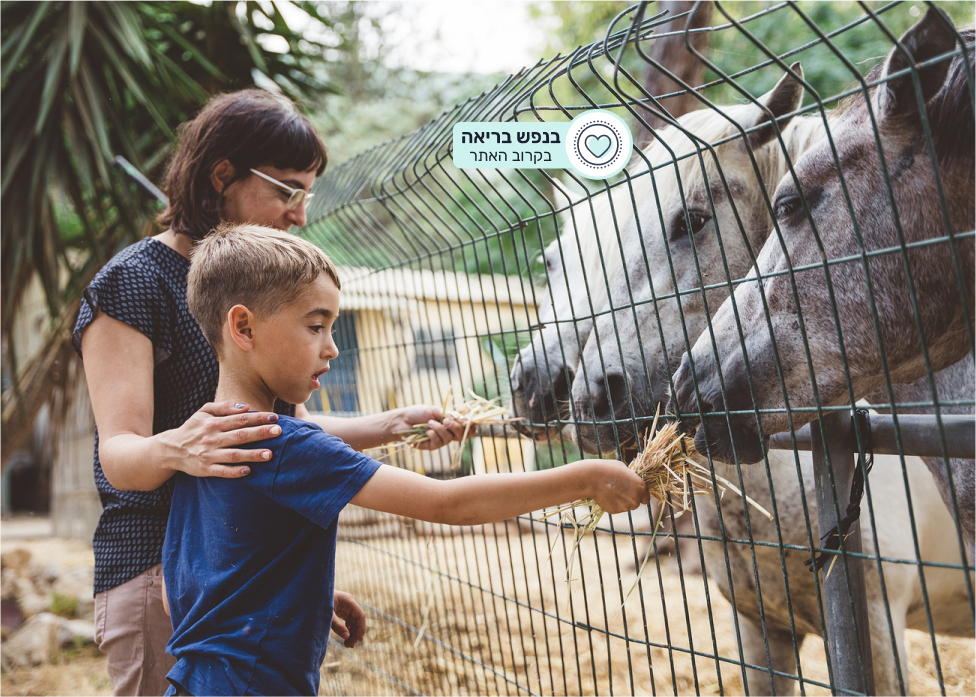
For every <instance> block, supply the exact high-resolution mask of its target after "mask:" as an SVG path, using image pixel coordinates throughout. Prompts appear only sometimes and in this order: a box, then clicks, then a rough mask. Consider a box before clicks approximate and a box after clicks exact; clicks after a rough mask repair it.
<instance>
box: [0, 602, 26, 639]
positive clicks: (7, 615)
mask: <svg viewBox="0 0 976 697" xmlns="http://www.w3.org/2000/svg"><path fill="white" fill-rule="evenodd" d="M23 623H24V613H23V612H21V610H20V607H18V606H17V602H16V601H14V600H0V627H2V628H3V638H4V639H6V638H7V636H8V635H9V634H10V633H11V632H13V631H14V630H15V629H17V628H18V627H20V625H22V624H23Z"/></svg>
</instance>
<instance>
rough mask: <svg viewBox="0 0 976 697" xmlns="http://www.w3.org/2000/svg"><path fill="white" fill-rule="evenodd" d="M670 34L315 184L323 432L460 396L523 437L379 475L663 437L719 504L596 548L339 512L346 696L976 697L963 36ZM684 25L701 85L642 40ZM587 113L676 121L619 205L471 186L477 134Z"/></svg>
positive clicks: (970, 180)
mask: <svg viewBox="0 0 976 697" xmlns="http://www.w3.org/2000/svg"><path fill="white" fill-rule="evenodd" d="M652 7H653V6H651V8H652ZM651 8H649V7H648V6H647V5H646V4H641V5H635V6H634V7H632V8H630V9H629V10H627V11H626V12H624V13H622V14H621V15H620V16H618V17H617V18H616V19H615V20H614V21H613V22H612V24H611V26H610V27H609V28H608V31H607V35H606V37H605V38H604V39H602V40H599V41H596V42H595V43H593V44H591V45H589V46H585V47H581V48H579V49H578V50H576V51H575V52H574V53H572V54H571V55H567V56H557V57H556V58H554V59H552V60H549V61H544V62H540V63H539V64H538V65H536V66H534V67H532V68H530V69H526V70H523V71H522V72H520V73H518V74H517V75H513V76H512V77H510V78H509V79H508V80H506V81H504V82H502V83H501V84H499V85H497V86H496V87H495V88H494V89H492V90H490V91H488V92H486V93H484V94H482V95H480V96H478V97H476V98H472V99H470V100H468V101H467V102H464V103H463V104H459V105H457V106H456V107H454V108H453V109H451V110H449V111H447V112H446V113H444V114H442V115H441V116H439V117H438V118H436V119H434V120H432V121H431V122H429V123H428V124H427V125H425V126H424V127H423V128H421V129H419V130H418V131H416V132H414V133H410V134H407V135H405V136H403V137H401V138H398V139H396V140H393V141H390V142H387V143H384V144H382V145H379V146H377V147H374V148H372V149H370V150H368V151H366V152H363V153H362V154H360V155H359V156H357V157H356V158H354V159H352V160H350V161H348V162H346V163H344V164H342V165H340V166H338V167H335V168H334V169H332V170H331V171H330V172H329V173H328V174H327V175H326V176H325V177H323V179H322V180H321V181H320V182H319V184H318V185H317V189H316V193H317V194H318V195H317V197H316V199H315V202H314V204H313V207H312V209H311V210H310V211H309V219H310V221H311V222H310V223H309V225H308V226H307V227H306V228H305V232H306V234H307V235H308V237H309V238H310V239H312V240H313V241H315V242H316V243H317V244H320V245H321V246H322V247H323V248H324V249H326V250H327V251H328V252H329V253H330V255H332V257H333V259H334V260H335V261H336V262H337V263H338V264H339V265H340V266H341V273H342V276H343V298H342V306H343V314H342V316H341V318H340V321H339V322H338V326H339V334H338V343H339V346H340V349H341V351H342V353H341V355H340V357H339V358H338V359H337V360H336V361H334V362H333V369H332V371H331V373H330V382H329V384H327V385H326V386H325V387H323V389H322V391H321V393H320V394H318V395H316V397H315V399H316V400H317V402H316V404H315V406H317V407H319V408H321V409H328V410H332V411H335V412H378V411H382V410H385V409H390V408H394V407H397V406H404V405H407V404H413V403H421V402H422V403H428V404H441V403H442V401H443V399H444V395H445V394H447V392H448V389H449V388H450V390H451V393H452V394H453V395H454V398H455V399H456V400H461V399H464V398H465V397H466V395H468V394H469V393H474V394H477V395H479V396H481V397H485V398H489V399H497V400H499V402H500V403H502V404H504V405H507V406H509V407H510V409H511V410H512V412H513V413H514V414H517V415H518V416H521V417H523V419H524V421H523V422H522V423H521V424H519V425H518V426H517V427H516V426H511V425H507V426H495V427H491V428H484V429H481V430H479V431H478V432H477V433H476V434H474V437H472V438H470V439H469V440H468V441H467V442H466V444H465V445H464V446H463V447H462V448H461V449H459V450H457V451H453V452H439V453H437V452H435V453H433V454H430V453H421V452H419V451H412V450H405V449H402V448H401V449H396V450H390V451H376V452H374V453H373V454H374V455H375V456H377V457H385V458H387V460H388V461H389V462H390V463H391V464H396V465H398V466H401V467H408V468H412V469H415V470H417V471H420V472H423V473H425V474H427V475H428V476H433V477H442V478H448V477H456V476H467V475H472V474H475V475H477V474H484V473H490V472H496V471H521V470H531V469H541V468H547V467H554V466H559V465H560V464H562V463H564V462H566V461H569V460H573V459H576V458H578V457H580V453H581V452H582V453H586V454H591V455H600V456H604V457H619V458H625V459H629V458H632V457H633V456H634V454H635V453H636V452H637V450H639V449H640V447H641V443H642V442H643V439H644V437H645V434H646V432H647V430H648V428H649V426H650V424H651V421H652V419H653V418H654V415H655V413H657V412H658V411H659V410H660V411H661V412H662V413H665V414H669V415H673V416H669V417H668V418H678V419H679V420H680V422H681V425H682V427H683V428H684V429H686V430H687V431H689V432H694V433H696V434H697V435H696V438H695V444H696V447H697V449H698V451H699V452H700V454H701V456H702V458H703V460H702V461H703V462H707V465H708V467H709V470H710V472H711V473H712V474H711V478H710V481H707V482H705V484H706V485H710V486H707V487H706V488H705V489H703V490H702V494H703V495H700V496H691V497H690V498H689V500H688V501H686V502H675V501H672V502H671V504H672V505H669V506H665V518H666V523H665V525H664V527H663V529H661V530H659V531H658V532H657V534H656V535H655V534H653V532H652V530H653V528H654V526H655V521H656V520H657V519H658V518H657V513H656V511H652V510H651V509H650V508H649V509H647V510H644V511H640V512H634V513H633V514H628V515H622V516H612V517H610V518H608V519H607V521H606V523H605V524H601V525H600V526H599V527H598V529H597V531H596V532H595V533H594V535H592V536H590V537H588V538H586V539H584V540H583V541H582V542H581V543H580V544H579V546H578V547H576V546H574V534H575V530H574V527H573V525H572V524H570V523H568V522H567V521H565V520H558V519H555V518H548V519H542V515H541V514H533V515H529V516H524V517H520V518H519V519H517V520H514V521H509V522H508V523H505V524H496V525H491V526H483V527H478V528H455V529H452V528H447V527H441V526H432V525H426V524H421V523H418V522H416V521H410V520H402V519H397V518H394V517H392V516H384V515H380V514H375V513H373V512H370V511H364V510H358V509H354V508H351V509H349V510H347V511H345V512H344V513H343V515H342V517H341V518H340V522H341V526H340V544H339V552H338V559H337V562H338V564H337V584H338V585H339V586H340V587H342V588H344V589H347V590H350V591H352V592H353V593H354V594H355V595H356V596H357V597H358V598H359V599H360V601H361V602H362V603H363V606H364V608H365V609H366V610H367V614H368V618H369V635H368V640H367V643H366V644H365V645H364V646H363V647H361V648H358V649H356V650H355V651H347V650H345V649H343V648H342V647H341V646H339V645H337V644H334V645H333V649H332V653H330V656H331V658H330V661H332V662H331V663H327V664H326V666H324V667H323V683H322V685H323V687H322V689H323V691H327V692H334V693H337V694H339V693H342V694H406V693H410V694H414V693H424V694H428V693H430V694H470V693H475V694H496V693H497V694H508V693H517V694H521V693H529V694H584V693H585V694H596V693H611V694H613V693H622V694H658V693H673V694H679V693H692V692H694V693H696V694H702V693H708V694H711V693H723V694H724V693H735V694H741V693H751V694H770V693H774V692H775V693H777V694H780V693H784V692H785V693H789V692H791V691H794V690H798V691H799V692H800V693H801V694H824V693H827V692H834V693H847V694H858V693H868V694H871V693H875V692H876V693H879V694H893V693H898V694H903V693H905V692H906V691H909V690H911V691H914V692H921V693H935V692H940V693H942V694H951V693H955V692H957V691H958V692H963V693H968V694H971V693H972V692H973V689H974V687H976V682H974V675H973V662H972V659H973V650H974V649H973V639H972V637H973V635H974V626H976V622H974V617H976V615H974V602H973V598H974V596H973V581H972V571H973V566H972V561H971V556H969V555H971V554H972V545H973V515H974V513H973V458H974V452H973V449H974V422H973V416H972V414H973V412H974V384H976V383H974V377H973V375H974V367H973V348H974V340H973V336H974V334H973V326H972V325H973V312H974V308H976V302H974V297H973V278H974V262H973V258H974V233H973V228H974V226H976V224H974V220H973V218H974V211H976V206H974V201H973V197H974V186H976V184H974V164H973V163H974V160H973V156H974V152H973V150H974V147H973V139H974V133H973V131H974V127H973V110H974V107H973V94H974V90H973V33H972V31H971V30H958V29H956V28H955V27H954V26H953V25H952V23H951V22H950V21H949V20H948V18H947V17H946V16H945V15H943V14H941V13H940V11H939V10H938V8H936V7H935V6H934V5H933V6H929V7H926V6H915V5H908V4H903V5H899V4H897V3H892V4H887V5H881V4H865V3H861V4H857V5H851V4H843V5H841V4H836V3H812V4H810V5H805V4H800V5H798V4H794V3H783V4H776V5H770V4H762V5H759V4H752V3H743V4H730V5H728V6H726V5H723V4H720V3H716V4H715V5H714V6H713V21H712V25H711V26H708V27H705V28H702V29H689V28H684V27H685V26H686V24H687V26H692V24H691V23H690V22H689V19H690V17H691V16H692V15H693V14H694V13H695V12H696V11H698V10H699V9H700V8H698V7H697V6H696V8H695V9H693V10H691V12H690V13H687V14H686V15H682V16H680V17H678V18H677V19H676V18H675V17H671V16H663V15H660V14H658V15H652V14H651V11H650V10H651ZM950 9H952V8H950ZM954 11H955V12H956V14H958V8H955V10H954ZM665 23H670V24H667V27H665V28H663V29H662V25H664V24H665ZM695 32H701V33H706V34H707V35H708V48H707V49H703V50H701V51H700V52H699V51H697V50H696V51H694V53H695V55H696V56H697V60H700V61H702V62H704V64H705V66H706V72H705V76H706V82H705V84H704V85H703V86H701V87H695V88H692V87H691V86H689V85H686V84H683V83H682V82H681V81H680V79H679V78H678V77H677V76H676V75H674V73H673V72H669V66H667V65H662V64H661V63H660V62H658V61H656V60H655V59H654V58H652V57H651V51H650V50H649V47H650V46H651V44H652V42H654V41H659V40H662V39H664V38H667V37H673V36H679V37H683V38H684V41H685V45H686V46H687V47H688V48H689V50H691V46H692V41H691V39H692V34H693V33H695ZM876 64H877V65H878V66H879V67H877V68H875V69H873V70H871V71H870V72H868V70H869V69H870V68H872V66H875V65H876ZM649 70H657V71H664V72H665V73H667V74H669V75H671V76H672V77H673V78H674V84H675V87H674V91H672V92H668V93H659V94H651V93H649V92H648V91H647V90H646V89H645V88H644V84H645V82H644V78H645V75H647V74H648V71H649ZM689 92H692V93H694V95H695V96H696V99H697V100H698V102H699V105H700V107H699V109H698V110H696V111H693V112H691V113H689V114H686V115H683V116H681V117H680V118H674V117H672V116H671V115H670V114H669V113H668V111H667V109H668V105H669V103H671V100H673V99H674V98H676V97H677V96H679V95H683V94H687V93H689ZM757 95H762V96H757ZM593 108H601V109H608V110H611V111H613V112H614V113H617V114H618V115H620V116H621V117H623V118H625V119H626V120H628V121H629V122H630V123H631V124H634V125H635V126H636V125H637V124H646V123H647V120H648V118H649V117H650V116H651V115H653V116H655V117H657V118H658V119H661V120H662V121H663V122H664V123H666V124H668V126H666V127H664V128H660V129H658V130H657V131H655V133H654V135H653V137H652V138H651V139H650V141H649V142H648V143H647V144H644V145H643V146H642V147H641V148H640V149H639V150H637V149H635V155H634V158H633V160H632V161H631V163H630V165H629V166H628V167H627V168H626V169H625V170H624V171H623V172H622V173H621V174H619V175H617V176H615V177H614V178H612V179H610V180H601V181H588V180H584V179H581V178H579V177H577V176H575V175H574V174H573V173H572V172H570V171H549V170H517V169H513V170H470V169H463V170H462V169H457V168H456V167H454V165H453V162H452V151H451V142H452V140H451V139H452V128H453V125H454V124H455V123H457V122H460V121H481V122H506V121H507V122H539V121H567V120H570V119H571V118H572V117H573V116H574V115H575V114H577V113H579V112H581V111H585V110H588V109H593ZM855 409H856V411H854V410H855ZM723 482H724V484H723ZM862 488H863V490H864V493H863V498H862V497H861V496H860V495H859V492H860V490H861V489H862ZM723 489H725V493H724V495H723V494H722V493H721V491H722V490H723ZM852 490H853V491H852ZM738 492H741V494H742V496H739V495H737V493H738ZM747 498H748V499H751V500H752V501H753V502H754V503H757V504H759V506H761V507H762V508H763V509H765V510H767V511H769V512H771V514H772V516H771V517H772V519H771V520H767V519H766V518H765V517H764V516H763V515H761V514H760V513H759V509H758V508H756V507H753V506H752V505H751V504H750V503H749V501H747ZM682 505H687V506H688V510H687V511H685V512H682ZM648 546H650V548H651V551H650V553H651V554H652V555H653V558H652V560H651V562H650V563H649V564H648V565H647V567H646V568H645V569H644V572H643V574H642V575H640V576H639V577H638V574H637V567H638V566H639V565H640V563H641V561H642V559H643V558H644V554H645V550H646V549H647V548H648ZM574 558H575V560H574ZM570 569H572V572H571V574H569V573H568V570H570ZM811 569H813V571H814V572H813V573H811ZM634 583H637V588H636V590H635V591H634V593H633V594H632V595H628V591H629V589H630V587H631V585H632V584H634Z"/></svg>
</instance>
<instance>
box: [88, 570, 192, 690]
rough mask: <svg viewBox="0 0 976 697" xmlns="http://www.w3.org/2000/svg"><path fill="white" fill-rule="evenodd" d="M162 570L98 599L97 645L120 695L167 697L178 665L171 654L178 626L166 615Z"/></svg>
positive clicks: (96, 615) (103, 593)
mask: <svg viewBox="0 0 976 697" xmlns="http://www.w3.org/2000/svg"><path fill="white" fill-rule="evenodd" d="M162 578H163V567H162V565H161V564H157V565H156V566H154V567H152V568H151V569H147V570H146V571H143V572H142V573H141V574H139V575H138V576H136V577H135V578H133V579H132V580H129V581H126V582H125V583H123V584H122V585H121V586H116V587H115V588H112V589H110V590H107V591H103V592H101V593H99V594H98V595H96V596H95V642H96V643H97V644H98V648H99V649H100V650H101V651H102V652H103V653H105V654H106V655H107V656H108V677H109V680H111V681H112V689H113V690H115V694H117V695H162V694H163V693H165V692H166V690H167V689H168V688H169V681H168V680H166V673H168V672H169V671H170V669H171V668H172V667H173V664H174V663H176V660H175V659H174V658H173V657H172V656H170V655H169V654H167V653H166V642H167V641H169V638H170V636H172V634H173V625H172V624H170V620H169V617H167V616H166V613H165V612H163V583H162Z"/></svg>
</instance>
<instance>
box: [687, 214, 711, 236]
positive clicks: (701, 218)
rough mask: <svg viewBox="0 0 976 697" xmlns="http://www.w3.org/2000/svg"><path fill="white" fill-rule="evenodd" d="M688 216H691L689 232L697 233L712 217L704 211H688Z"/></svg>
mask: <svg viewBox="0 0 976 697" xmlns="http://www.w3.org/2000/svg"><path fill="white" fill-rule="evenodd" d="M688 217H689V218H691V234H692V235H697V234H698V233H699V232H701V231H702V228H703V227H705V225H707V224H708V221H709V220H711V219H712V217H711V216H710V215H707V214H705V213H689V214H688Z"/></svg>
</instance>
